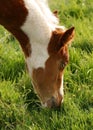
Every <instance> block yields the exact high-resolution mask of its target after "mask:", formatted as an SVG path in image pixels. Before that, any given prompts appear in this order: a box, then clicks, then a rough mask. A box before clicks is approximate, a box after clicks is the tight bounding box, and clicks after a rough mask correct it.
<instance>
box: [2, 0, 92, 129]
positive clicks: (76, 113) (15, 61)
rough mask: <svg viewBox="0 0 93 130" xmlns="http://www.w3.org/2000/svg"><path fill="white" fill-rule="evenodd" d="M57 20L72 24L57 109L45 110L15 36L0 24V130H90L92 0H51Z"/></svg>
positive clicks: (67, 25)
mask: <svg viewBox="0 0 93 130" xmlns="http://www.w3.org/2000/svg"><path fill="white" fill-rule="evenodd" d="M49 3H50V6H51V9H52V10H55V9H56V10H58V12H59V17H60V23H61V24H62V25H65V26H66V27H70V26H75V29H76V36H75V40H74V42H73V43H72V46H71V47H70V48H69V52H70V62H69V65H68V66H67V68H66V70H65V75H64V91H65V99H64V103H63V104H62V107H61V109H60V110H59V111H56V110H49V109H43V108H42V107H41V105H40V102H39V100H38V98H37V96H36V94H35V93H34V90H33V87H32V85H31V80H30V79H29V76H28V74H27V73H26V67H25V62H24V57H23V53H22V51H21V49H20V47H19V44H18V41H16V40H15V38H14V37H13V36H12V35H11V34H9V33H8V32H7V31H6V30H5V29H4V28H3V27H1V26H0V130H93V35H92V34H93V1H92V0H88V1H86V0H55V1H54V0H49Z"/></svg>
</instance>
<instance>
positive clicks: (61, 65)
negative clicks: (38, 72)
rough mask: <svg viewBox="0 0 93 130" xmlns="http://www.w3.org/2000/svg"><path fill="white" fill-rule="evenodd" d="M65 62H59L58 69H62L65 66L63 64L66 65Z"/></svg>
mask: <svg viewBox="0 0 93 130" xmlns="http://www.w3.org/2000/svg"><path fill="white" fill-rule="evenodd" d="M66 64H67V63H66V62H63V61H62V62H60V65H59V70H63V69H64V68H65V66H66Z"/></svg>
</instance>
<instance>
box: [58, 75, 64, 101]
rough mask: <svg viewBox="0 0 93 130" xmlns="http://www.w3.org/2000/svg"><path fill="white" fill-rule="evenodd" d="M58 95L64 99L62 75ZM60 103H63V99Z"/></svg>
mask: <svg viewBox="0 0 93 130" xmlns="http://www.w3.org/2000/svg"><path fill="white" fill-rule="evenodd" d="M59 93H60V94H61V96H62V98H63V97H64V87H63V75H62V79H61V86H60V90H59ZM62 102H63V99H62Z"/></svg>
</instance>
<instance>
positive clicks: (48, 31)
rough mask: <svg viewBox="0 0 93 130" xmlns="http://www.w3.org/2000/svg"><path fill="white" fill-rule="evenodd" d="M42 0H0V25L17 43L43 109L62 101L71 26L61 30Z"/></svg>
mask: <svg viewBox="0 0 93 130" xmlns="http://www.w3.org/2000/svg"><path fill="white" fill-rule="evenodd" d="M56 13H57V12H55V13H54V14H53V13H52V12H51V11H50V9H49V7H48V4H47V1H46V0H0V24H1V25H2V26H4V27H5V28H6V29H7V30H8V31H9V32H11V33H12V34H13V35H14V36H15V37H16V39H17V40H18V41H19V43H20V45H21V48H22V50H23V52H24V55H25V61H26V64H27V68H28V72H29V75H30V77H31V79H32V83H33V86H34V89H35V90H36V92H37V95H38V97H39V98H40V100H41V103H42V105H43V106H44V107H48V108H54V107H59V106H60V105H61V102H63V96H64V92H63V71H64V68H65V66H66V65H67V63H68V61H69V55H68V45H69V43H71V41H72V39H73V37H74V27H71V28H70V29H65V28H63V27H62V26H59V25H58V18H57V17H56V16H55V15H56Z"/></svg>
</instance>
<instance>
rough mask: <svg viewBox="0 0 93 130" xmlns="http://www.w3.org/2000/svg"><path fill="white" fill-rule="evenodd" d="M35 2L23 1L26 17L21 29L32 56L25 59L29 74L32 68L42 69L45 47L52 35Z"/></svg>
mask: <svg viewBox="0 0 93 130" xmlns="http://www.w3.org/2000/svg"><path fill="white" fill-rule="evenodd" d="M36 1H38V0H24V2H25V6H26V8H27V9H28V16H27V18H26V21H25V23H24V25H23V26H22V27H21V29H22V30H23V31H24V32H25V33H26V34H27V36H28V37H29V39H30V44H31V50H32V54H31V57H28V58H27V59H26V62H27V65H28V69H29V71H30V72H32V69H33V68H38V67H43V68H44V65H45V61H46V60H47V59H48V51H47V47H48V43H49V41H50V38H51V35H52V28H50V25H49V24H50V23H49V22H48V21H47V19H46V18H45V16H44V13H43V12H42V9H41V8H40V5H38V4H37V3H36ZM38 2H39V1H38ZM45 9H46V8H45ZM47 16H48V15H47Z"/></svg>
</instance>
